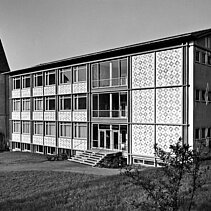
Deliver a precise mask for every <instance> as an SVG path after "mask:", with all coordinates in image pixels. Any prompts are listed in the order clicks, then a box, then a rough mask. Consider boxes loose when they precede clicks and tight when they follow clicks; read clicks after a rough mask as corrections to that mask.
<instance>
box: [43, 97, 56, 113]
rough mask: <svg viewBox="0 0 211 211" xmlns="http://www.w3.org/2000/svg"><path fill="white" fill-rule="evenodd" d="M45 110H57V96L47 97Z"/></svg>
mask: <svg viewBox="0 0 211 211" xmlns="http://www.w3.org/2000/svg"><path fill="white" fill-rule="evenodd" d="M45 110H46V111H52V110H55V97H46V99H45Z"/></svg>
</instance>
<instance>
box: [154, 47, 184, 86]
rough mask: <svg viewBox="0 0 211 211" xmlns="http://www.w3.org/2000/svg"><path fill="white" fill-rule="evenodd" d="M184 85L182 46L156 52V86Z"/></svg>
mask: <svg viewBox="0 0 211 211" xmlns="http://www.w3.org/2000/svg"><path fill="white" fill-rule="evenodd" d="M175 85H182V48H178V49H173V50H166V51H160V52H157V53H156V86H158V87H159V86H175Z"/></svg>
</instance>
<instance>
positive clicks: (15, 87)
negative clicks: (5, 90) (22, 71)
mask: <svg viewBox="0 0 211 211" xmlns="http://www.w3.org/2000/svg"><path fill="white" fill-rule="evenodd" d="M17 81H19V86H18V88H17ZM17 89H21V77H15V78H13V90H17Z"/></svg>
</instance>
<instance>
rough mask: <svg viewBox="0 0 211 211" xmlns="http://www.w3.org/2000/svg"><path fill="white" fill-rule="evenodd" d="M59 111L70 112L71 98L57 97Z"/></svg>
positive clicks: (65, 96) (66, 96)
mask: <svg viewBox="0 0 211 211" xmlns="http://www.w3.org/2000/svg"><path fill="white" fill-rule="evenodd" d="M59 110H60V111H64V110H71V96H70V95H64V96H60V97H59Z"/></svg>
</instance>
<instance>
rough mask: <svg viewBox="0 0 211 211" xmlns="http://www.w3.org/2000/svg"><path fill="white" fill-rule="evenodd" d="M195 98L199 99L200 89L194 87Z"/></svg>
mask: <svg viewBox="0 0 211 211" xmlns="http://www.w3.org/2000/svg"><path fill="white" fill-rule="evenodd" d="M195 100H196V101H200V90H198V89H196V91H195Z"/></svg>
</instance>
